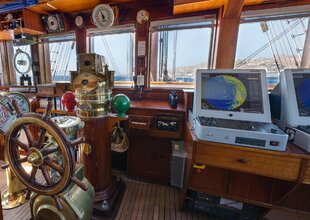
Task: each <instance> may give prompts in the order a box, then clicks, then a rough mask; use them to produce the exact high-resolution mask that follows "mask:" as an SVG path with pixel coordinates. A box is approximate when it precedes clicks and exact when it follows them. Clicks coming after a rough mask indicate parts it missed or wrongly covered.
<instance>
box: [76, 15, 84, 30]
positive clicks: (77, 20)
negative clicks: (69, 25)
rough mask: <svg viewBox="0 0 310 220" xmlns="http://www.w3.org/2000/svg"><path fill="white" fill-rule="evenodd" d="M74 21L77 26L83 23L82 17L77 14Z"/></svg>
mask: <svg viewBox="0 0 310 220" xmlns="http://www.w3.org/2000/svg"><path fill="white" fill-rule="evenodd" d="M74 22H75V25H76V26H77V27H82V26H83V24H84V19H83V17H82V16H81V15H79V16H76V17H75V19H74Z"/></svg>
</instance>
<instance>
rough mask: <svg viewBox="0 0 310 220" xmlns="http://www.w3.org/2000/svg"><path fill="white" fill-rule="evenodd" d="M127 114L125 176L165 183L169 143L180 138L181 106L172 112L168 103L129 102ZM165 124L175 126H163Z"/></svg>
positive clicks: (168, 175)
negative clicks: (126, 174) (170, 123)
mask: <svg viewBox="0 0 310 220" xmlns="http://www.w3.org/2000/svg"><path fill="white" fill-rule="evenodd" d="M127 114H128V115H129V120H128V122H126V126H125V128H126V131H127V133H128V137H129V151H128V176H129V177H133V178H138V179H142V180H147V181H151V182H160V183H165V184H169V183H170V159H171V141H172V140H181V139H182V137H183V128H184V115H185V111H184V108H183V105H181V104H180V105H178V108H177V109H172V108H171V107H170V106H169V104H168V101H159V100H155V101H154V100H152V101H147V100H143V101H131V108H130V110H129V111H128V112H127ZM169 122H172V124H173V125H174V124H176V127H173V126H172V127H171V126H170V127H169V126H167V127H165V125H169ZM162 124H164V127H162V126H161V125H162Z"/></svg>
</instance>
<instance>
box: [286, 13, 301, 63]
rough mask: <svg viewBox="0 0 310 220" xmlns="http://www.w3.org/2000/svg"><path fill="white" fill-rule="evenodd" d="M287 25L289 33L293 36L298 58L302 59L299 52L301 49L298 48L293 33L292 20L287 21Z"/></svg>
mask: <svg viewBox="0 0 310 220" xmlns="http://www.w3.org/2000/svg"><path fill="white" fill-rule="evenodd" d="M302 20H303V19H302ZM302 20H301V21H302ZM299 23H300V22H299ZM287 24H288V29H289V32H290V34H291V38H292V41H293V43H294V46H295V49H296V52H297V54H298V56H299V57H300V58H301V55H300V50H299V48H298V45H297V43H296V40H295V37H294V35H293V32H292V27H291V22H290V20H287Z"/></svg>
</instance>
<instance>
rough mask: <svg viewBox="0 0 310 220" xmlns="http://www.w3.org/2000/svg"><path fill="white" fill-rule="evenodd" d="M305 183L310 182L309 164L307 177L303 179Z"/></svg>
mask: <svg viewBox="0 0 310 220" xmlns="http://www.w3.org/2000/svg"><path fill="white" fill-rule="evenodd" d="M303 182H304V183H307V184H310V165H309V164H308V168H307V170H306V175H305V179H304V181H303Z"/></svg>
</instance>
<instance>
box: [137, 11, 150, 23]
mask: <svg viewBox="0 0 310 220" xmlns="http://www.w3.org/2000/svg"><path fill="white" fill-rule="evenodd" d="M149 18H150V14H149V12H148V11H147V10H145V9H141V10H140V11H138V13H137V16H136V20H137V22H138V23H139V24H144V23H145V22H147V21H148V20H149Z"/></svg>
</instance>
